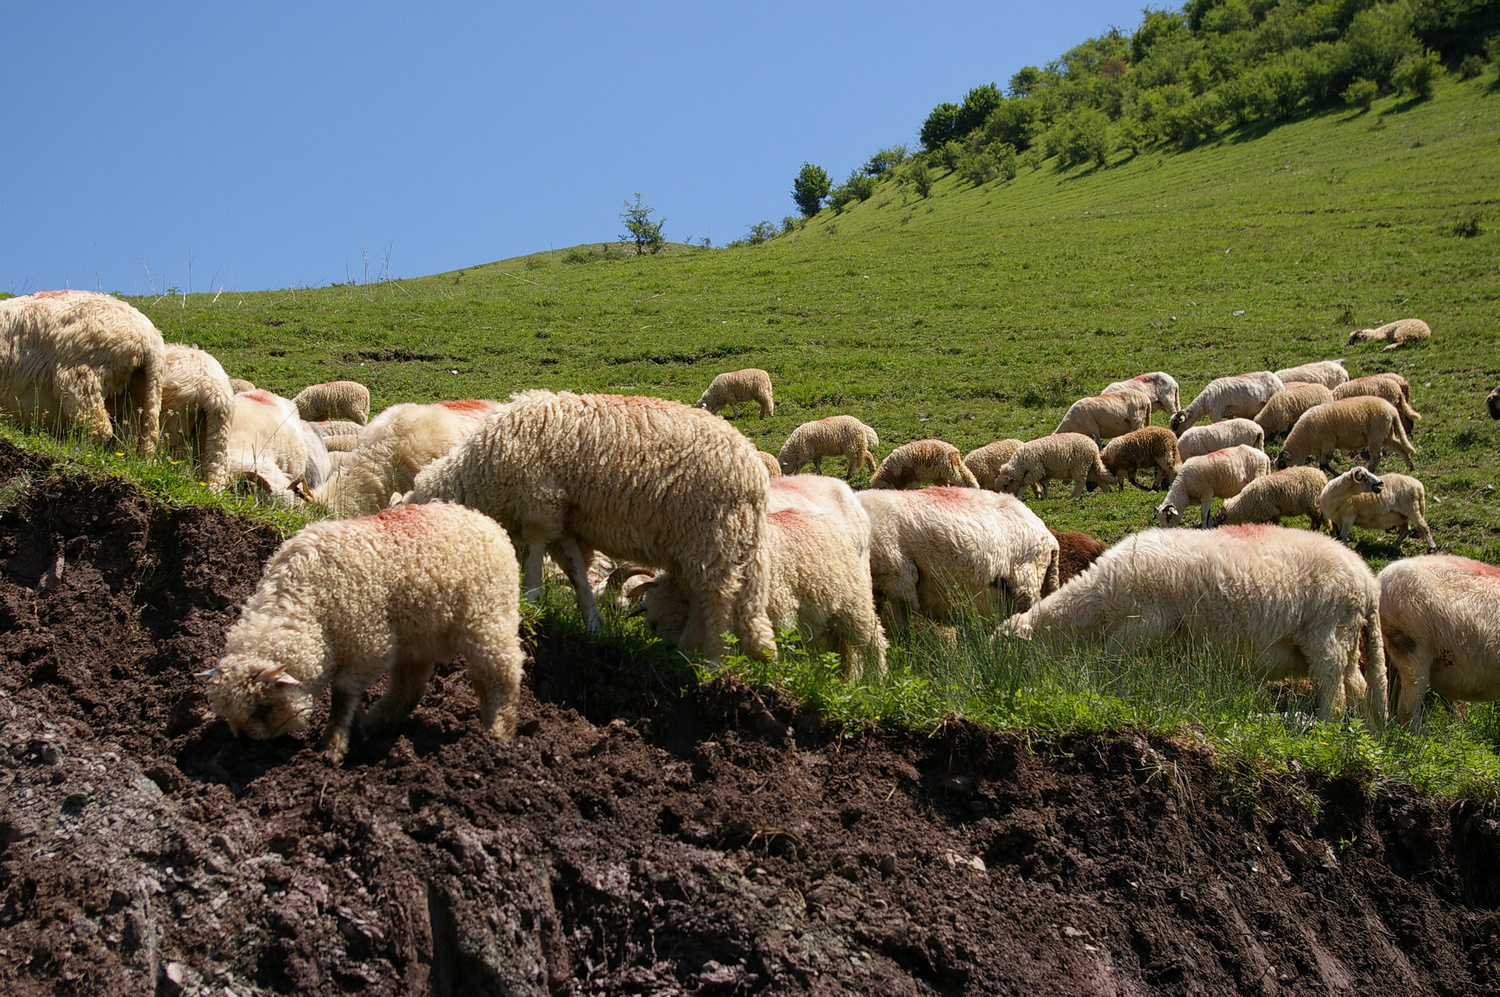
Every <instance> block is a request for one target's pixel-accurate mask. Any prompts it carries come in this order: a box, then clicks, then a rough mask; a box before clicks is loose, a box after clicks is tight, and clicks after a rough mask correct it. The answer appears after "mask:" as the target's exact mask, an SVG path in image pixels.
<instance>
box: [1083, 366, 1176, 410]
mask: <svg viewBox="0 0 1500 997" xmlns="http://www.w3.org/2000/svg"><path fill="white" fill-rule="evenodd" d="M1116 391H1140V392H1143V393H1144V394H1146V395H1148V396H1150V398H1151V409H1152V411H1160V412H1165V413H1166V414H1167V415H1171V414H1172V413H1173V412H1176V411H1177V410H1178V409H1179V408H1181V407H1182V403H1181V396H1180V395H1179V392H1178V387H1177V379H1176V378H1174V377H1173V376H1172V375H1171V374H1168V373H1167V372H1166V371H1163V370H1157V371H1152V372H1151V373H1149V374H1137V375H1136V376H1135V377H1132V378H1131V379H1130V380H1128V381H1116V382H1114V383H1113V384H1110V385H1106V386H1105V388H1104V390H1103V391H1101V392H1099V394H1101V395H1112V394H1114V393H1115V392H1116Z"/></svg>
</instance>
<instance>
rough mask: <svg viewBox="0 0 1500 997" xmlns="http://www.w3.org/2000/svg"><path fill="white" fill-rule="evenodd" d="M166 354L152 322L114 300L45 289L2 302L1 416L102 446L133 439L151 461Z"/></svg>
mask: <svg viewBox="0 0 1500 997" xmlns="http://www.w3.org/2000/svg"><path fill="white" fill-rule="evenodd" d="M163 353H164V344H163V343H162V339H161V333H159V332H157V331H156V326H154V325H152V324H151V320H150V319H148V318H147V317H146V316H144V315H142V314H141V313H140V312H138V311H136V310H135V309H134V308H132V307H131V306H130V305H128V304H126V303H125V302H123V301H121V300H120V299H118V298H116V297H114V296H112V295H108V294H94V293H92V292H90V291H39V292H37V293H36V294H26V295H22V296H21V297H19V298H10V299H7V300H5V301H0V411H4V412H8V413H10V414H11V415H13V416H15V417H16V418H17V419H18V420H19V421H20V423H21V424H22V425H23V426H26V427H32V426H40V427H45V428H47V429H50V430H53V431H60V432H70V431H74V430H78V431H81V432H83V433H85V434H87V435H88V436H89V437H91V438H92V439H93V440H94V441H95V442H99V443H102V442H105V441H107V440H108V439H109V438H110V437H111V436H112V435H114V434H115V433H116V432H119V433H120V434H121V436H123V437H131V436H133V437H134V439H135V442H136V444H137V445H138V446H139V447H140V451H141V453H142V454H144V455H145V456H148V457H149V456H150V455H151V454H152V453H153V452H155V450H156V438H157V435H158V432H159V429H160V419H161V387H162V385H161V378H162V366H163V363H164V359H163Z"/></svg>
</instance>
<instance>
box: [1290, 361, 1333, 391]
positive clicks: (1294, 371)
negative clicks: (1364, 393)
mask: <svg viewBox="0 0 1500 997" xmlns="http://www.w3.org/2000/svg"><path fill="white" fill-rule="evenodd" d="M1276 376H1277V377H1279V378H1281V383H1282V384H1284V385H1286V386H1287V387H1291V385H1292V382H1294V381H1295V382H1298V383H1301V384H1321V385H1322V386H1323V387H1325V388H1328V389H1330V390H1332V389H1333V388H1337V387H1338V386H1339V385H1341V384H1343V383H1344V382H1345V381H1347V380H1349V372H1348V371H1347V370H1345V369H1344V361H1342V360H1318V361H1315V362H1313V363H1305V364H1300V365H1298V366H1296V367H1287V368H1285V369H1284V370H1278V371H1277V372H1276Z"/></svg>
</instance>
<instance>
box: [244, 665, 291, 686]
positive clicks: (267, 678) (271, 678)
mask: <svg viewBox="0 0 1500 997" xmlns="http://www.w3.org/2000/svg"><path fill="white" fill-rule="evenodd" d="M283 679H291V681H290V682H283V681H282V680H283ZM255 681H257V682H265V683H268V684H269V683H271V682H280V683H282V684H283V685H301V684H302V683H301V682H298V681H297V680H296V679H294V678H292V676H290V675H288V674H286V665H272V666H271V667H270V668H267V669H266V670H265V671H263V672H261V673H260V674H259V675H257V676H255Z"/></svg>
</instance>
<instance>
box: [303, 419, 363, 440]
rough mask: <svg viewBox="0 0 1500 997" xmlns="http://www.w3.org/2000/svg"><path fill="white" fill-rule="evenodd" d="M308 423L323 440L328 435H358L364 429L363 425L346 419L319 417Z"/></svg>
mask: <svg viewBox="0 0 1500 997" xmlns="http://www.w3.org/2000/svg"><path fill="white" fill-rule="evenodd" d="M308 425H309V426H311V427H312V428H313V429H315V430H316V431H317V433H318V435H319V436H321V437H323V439H325V440H326V439H328V438H329V437H330V436H358V435H359V434H360V433H362V432H364V431H365V427H364V426H361V425H360V424H359V423H357V422H351V421H350V420H348V419H319V420H318V421H317V422H309V423H308Z"/></svg>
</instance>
